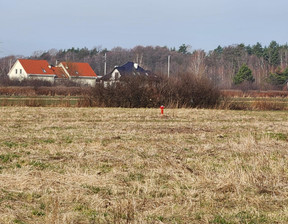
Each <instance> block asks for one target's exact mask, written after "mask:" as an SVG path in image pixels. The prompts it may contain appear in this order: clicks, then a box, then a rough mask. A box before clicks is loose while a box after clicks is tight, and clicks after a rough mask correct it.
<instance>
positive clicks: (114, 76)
mask: <svg viewBox="0 0 288 224" xmlns="http://www.w3.org/2000/svg"><path fill="white" fill-rule="evenodd" d="M120 77H121V75H120V72H119V71H118V69H114V71H113V72H112V75H111V79H110V80H111V81H115V80H118V79H119V78H120Z"/></svg>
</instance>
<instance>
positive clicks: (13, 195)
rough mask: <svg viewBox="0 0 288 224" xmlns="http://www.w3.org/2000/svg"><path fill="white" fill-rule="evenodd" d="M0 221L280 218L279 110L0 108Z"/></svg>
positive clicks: (284, 162)
mask: <svg viewBox="0 0 288 224" xmlns="http://www.w3.org/2000/svg"><path fill="white" fill-rule="evenodd" d="M0 113H1V116H0V125H1V126H0V148H1V151H0V223H1V224H2V223H3V224H6V223H18V224H24V223H26V224H28V223H29V224H31V223H33V224H34V223H35V224H36V223H37V224H38V223H46V224H51V223H52V224H62V223H64V224H65V223H74V224H76V223H77V224H78V223H83V224H84V223H91V224H92V223H95V224H96V223H221V224H226V223H288V151H287V148H288V119H287V112H284V111H274V112H269V111H266V112H261V111H228V110H197V109H167V110H165V115H164V116H161V115H160V111H159V109H121V108H110V109H107V108H71V107H70V108H69V107H68V108H64V107H63V108H51V107H37V108H35V107H34V108H31V107H30V108H29V107H1V108H0Z"/></svg>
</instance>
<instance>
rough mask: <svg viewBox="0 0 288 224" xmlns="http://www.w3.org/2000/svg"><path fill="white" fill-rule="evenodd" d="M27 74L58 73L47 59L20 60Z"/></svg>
mask: <svg viewBox="0 0 288 224" xmlns="http://www.w3.org/2000/svg"><path fill="white" fill-rule="evenodd" d="M18 61H19V62H20V63H21V65H22V67H23V68H24V70H25V71H26V73H27V74H31V75H56V74H55V72H54V70H53V69H52V66H50V65H49V63H48V62H47V61H45V60H30V59H19V60H18Z"/></svg>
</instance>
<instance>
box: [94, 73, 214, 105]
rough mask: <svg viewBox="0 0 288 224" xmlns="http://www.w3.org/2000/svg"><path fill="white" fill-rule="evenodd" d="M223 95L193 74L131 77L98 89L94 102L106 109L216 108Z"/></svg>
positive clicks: (95, 91) (101, 85) (95, 92)
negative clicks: (168, 76)
mask: <svg viewBox="0 0 288 224" xmlns="http://www.w3.org/2000/svg"><path fill="white" fill-rule="evenodd" d="M219 98H220V92H219V91H218V89H216V88H215V87H214V86H213V84H212V82H210V81H209V80H208V79H206V78H197V77H195V76H193V75H192V74H188V73H187V74H183V75H181V76H179V77H171V78H169V79H168V78H166V77H161V78H158V79H154V80H151V79H150V78H148V77H145V76H130V77H125V79H122V81H121V82H117V83H114V84H113V85H110V86H107V87H104V85H103V84H99V85H97V86H96V87H95V90H94V94H93V102H94V105H96V106H106V107H159V106H160V105H165V106H166V107H205V108H210V107H214V106H215V105H216V104H217V103H218V100H219Z"/></svg>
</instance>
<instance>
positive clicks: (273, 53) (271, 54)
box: [264, 40, 280, 66]
mask: <svg viewBox="0 0 288 224" xmlns="http://www.w3.org/2000/svg"><path fill="white" fill-rule="evenodd" d="M279 49H280V47H279V44H277V42H276V41H274V40H273V41H271V43H270V44H269V46H268V47H266V48H265V49H264V59H265V60H266V61H267V62H268V63H269V64H270V65H274V66H277V65H279V64H280V54H279Z"/></svg>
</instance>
